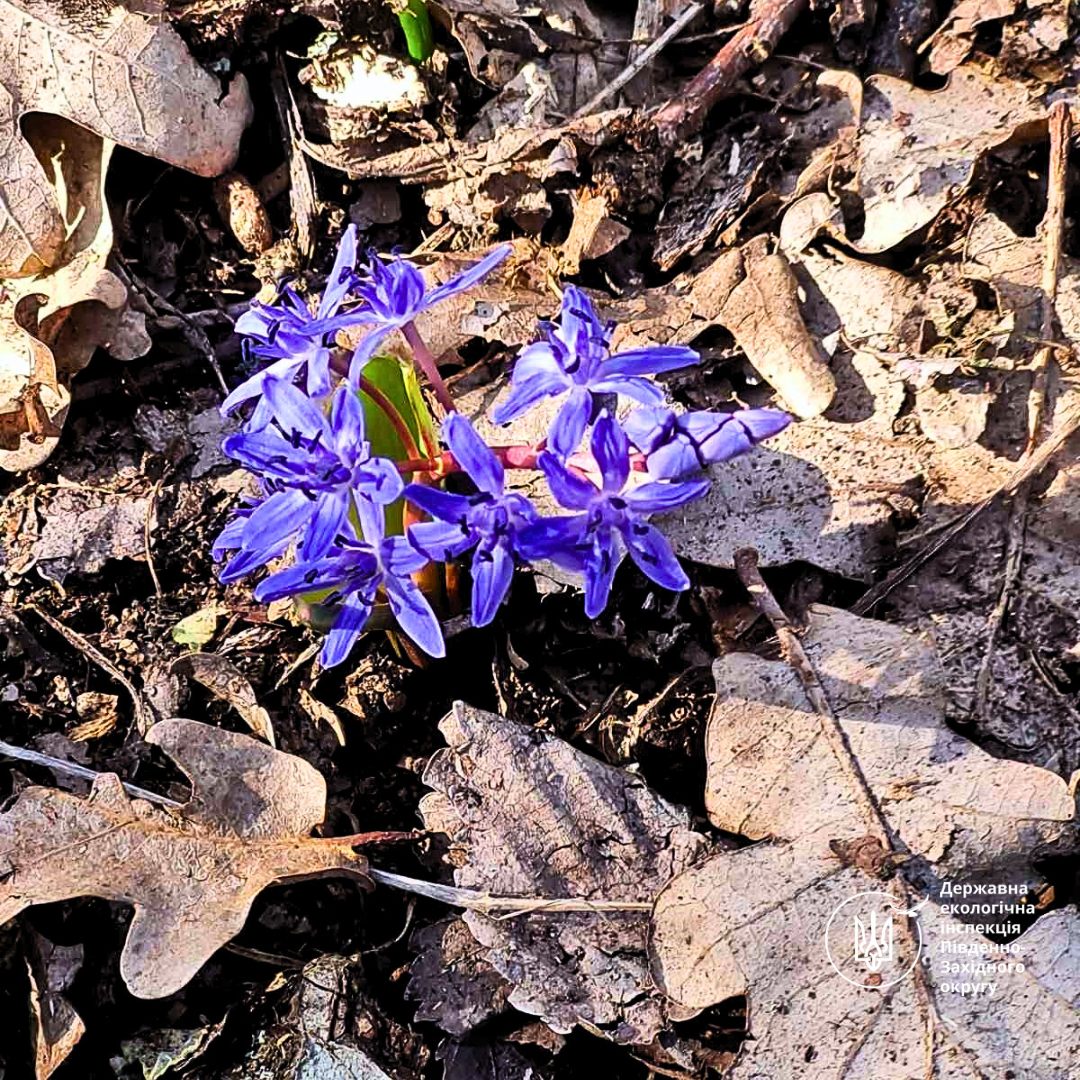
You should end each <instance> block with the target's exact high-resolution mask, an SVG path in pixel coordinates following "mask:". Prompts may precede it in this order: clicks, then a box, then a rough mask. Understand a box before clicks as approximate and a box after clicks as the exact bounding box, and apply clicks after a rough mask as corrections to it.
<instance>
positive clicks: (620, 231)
mask: <svg viewBox="0 0 1080 1080" xmlns="http://www.w3.org/2000/svg"><path fill="white" fill-rule="evenodd" d="M630 231H631V230H630V228H629V226H627V225H624V224H623V223H622V222H621V221H616V220H615V219H614V218H612V216H611V207H610V206H609V205H608V200H607V199H606V198H605V197H604V196H603V195H597V194H594V193H593V192H591V191H589V190H588V189H587V188H586V189H585V190H584V191H582V193H581V195H580V196H579V197H578V199H577V200H575V205H574V220H573V222H572V223H571V225H570V233H569V235H568V236H567V237H566V239H565V240H564V241H563V244H562V250H561V252H560V256H561V258H562V264H563V274H564V275H565V276H566V277H573V276H575V275H576V274H577V273H578V272H579V271H580V270H581V261H582V260H583V259H599V258H601V257H602V256H604V255H607V254H608V252H609V251H612V250H613V249H614V248H616V247H618V245H619V244H621V243H622V242H623V241H624V240H625V239H626V238H627V237H628V236H629V235H630Z"/></svg>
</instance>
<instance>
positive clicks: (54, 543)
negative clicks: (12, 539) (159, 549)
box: [31, 489, 155, 584]
mask: <svg viewBox="0 0 1080 1080" xmlns="http://www.w3.org/2000/svg"><path fill="white" fill-rule="evenodd" d="M149 509H150V499H149V497H148V496H146V495H142V494H136V493H133V492H131V491H111V492H104V491H90V490H89V489H68V490H65V489H61V490H60V491H57V492H56V494H55V495H54V496H53V498H52V499H50V500H49V502H48V503H47V504H46V505H45V506H43V507H42V510H43V514H42V516H43V519H44V526H43V527H42V530H41V535H40V536H39V537H38V539H37V541H36V542H35V543H34V545H33V547H32V548H31V552H32V554H33V556H34V559H35V560H36V563H37V570H38V573H40V574H41V575H42V577H45V578H48V579H49V580H51V581H56V582H58V583H60V584H63V582H64V580H65V579H66V578H67V577H68V575H69V574H96V573H98V571H100V570H101V569H102V568H103V567H104V566H105V564H106V563H107V562H109V561H110V560H111V559H135V560H137V561H139V562H144V561H145V560H146V536H145V530H146V521H147V514H148V511H149ZM154 525H155V522H153V520H151V523H150V527H151V530H152V529H153V528H154Z"/></svg>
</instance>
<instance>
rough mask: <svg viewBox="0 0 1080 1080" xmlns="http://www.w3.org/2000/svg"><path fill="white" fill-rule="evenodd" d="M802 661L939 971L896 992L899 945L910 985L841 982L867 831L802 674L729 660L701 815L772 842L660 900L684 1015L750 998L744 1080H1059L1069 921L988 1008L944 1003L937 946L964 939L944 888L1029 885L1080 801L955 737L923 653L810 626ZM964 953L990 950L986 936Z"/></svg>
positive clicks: (863, 623)
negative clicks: (852, 863)
mask: <svg viewBox="0 0 1080 1080" xmlns="http://www.w3.org/2000/svg"><path fill="white" fill-rule="evenodd" d="M803 643H804V646H805V648H806V651H807V653H808V655H809V657H810V659H811V661H812V662H813V663H814V665H815V668H816V670H817V672H818V673H819V675H820V677H821V680H822V683H823V686H824V690H825V694H826V696H827V697H828V699H829V701H830V703H831V704H832V706H833V709H834V710H835V712H836V715H837V717H838V718H839V722H840V725H841V727H842V728H843V732H844V735H845V737H846V739H847V742H848V745H849V747H850V753H851V755H852V757H853V759H854V761H855V762H856V764H857V766H858V768H859V770H860V771H861V773H862V775H863V776H864V777H865V780H866V783H867V785H868V786H869V789H870V790H871V791H872V792H873V795H874V798H875V799H876V802H877V804H878V806H879V807H880V808H881V810H882V812H883V814H884V815H885V818H886V820H887V821H888V823H889V826H890V828H891V830H892V832H893V834H894V835H895V836H896V838H897V841H898V843H899V849H900V850H901V851H904V852H905V853H907V854H909V856H910V860H909V861H908V862H906V863H905V864H904V866H903V868H902V870H901V873H906V874H907V876H908V880H909V881H910V882H911V883H912V884H913V885H914V886H915V887H916V889H917V890H918V891H920V892H921V891H925V892H927V893H929V895H930V897H931V899H930V901H929V902H928V903H927V904H925V905H924V906H923V907H922V908H920V909H919V912H918V918H919V920H920V923H921V925H922V928H923V935H924V940H925V942H926V950H927V952H926V959H927V960H928V961H929V962H928V963H926V964H920V965H919V970H920V971H921V972H922V976H921V980H922V981H921V983H920V982H917V979H916V978H915V977H913V976H912V975H911V974H910V973H909V974H907V975H904V976H903V977H902V978H901V977H899V976H900V974H902V971H903V966H904V964H905V963H907V962H912V961H914V957H913V956H912V955H911V942H910V940H908V939H906V938H905V939H904V940H902V941H901V940H899V935H898V940H897V941H896V952H897V959H896V963H897V965H898V967H897V969H896V970H897V972H898V981H897V982H896V983H895V984H894V985H892V986H890V987H888V988H887V991H886V989H885V988H883V989H882V990H881V991H878V990H874V989H868V988H867V986H866V985H865V984H864V985H862V986H860V985H857V984H855V983H853V982H849V981H847V980H846V979H845V978H843V977H842V976H841V975H840V973H839V971H838V970H837V969H836V968H834V967H833V966H832V964H831V963H830V960H829V958H828V955H827V953H826V949H825V947H824V946H825V940H826V934H827V927H828V923H829V920H830V918H831V916H832V915H833V913H834V911H835V910H836V909H837V907H838V906H839V905H840V904H841V903H843V902H844V901H847V900H849V899H851V898H853V897H855V896H856V895H858V894H860V893H864V892H865V891H866V890H868V889H872V888H873V887H874V886H873V880H872V879H871V878H868V877H867V876H866V874H865V873H864V872H863V871H861V870H857V869H855V868H854V867H848V866H846V865H845V863H844V862H843V861H842V860H841V859H840V858H838V856H837V855H836V854H835V853H834V852H835V850H836V849H837V847H838V846H841V845H844V844H846V845H848V847H849V848H851V847H852V846H853V845H854V844H856V843H857V842H858V841H860V839H861V838H863V837H864V836H865V834H866V833H867V831H868V822H867V820H866V817H865V816H864V812H863V808H862V804H861V803H860V801H859V799H858V797H857V793H856V791H855V790H854V787H853V785H852V783H851V781H850V780H848V779H847V777H846V775H845V773H844V771H843V770H842V769H840V768H839V767H838V762H837V760H836V758H835V757H834V755H833V751H832V749H831V745H832V744H831V743H830V742H829V741H828V740H827V739H825V738H824V737H823V734H822V718H821V717H820V716H818V714H817V713H815V712H814V711H812V710H811V708H810V707H809V704H808V702H807V700H806V696H805V693H804V691H803V689H802V686H801V684H800V682H799V681H798V679H797V678H796V676H795V674H794V672H793V671H792V670H791V668H789V667H788V665H786V664H784V663H780V662H773V661H767V660H762V659H760V658H758V657H754V656H749V655H744V654H737V653H736V654H730V655H728V656H725V657H723V658H721V659H720V660H718V661H717V662H716V664H715V667H714V672H715V675H716V680H717V699H716V704H715V706H714V709H713V713H712V716H711V717H710V721H709V725H708V732H707V736H706V756H707V761H708V778H707V782H706V805H707V808H708V812H709V817H710V820H711V821H712V822H713V824H714V825H716V826H717V827H718V828H722V829H726V830H730V831H732V832H737V833H741V834H742V835H744V836H747V837H749V838H751V839H754V838H761V839H762V841H763V842H761V843H759V844H756V845H753V846H750V847H746V848H742V849H740V850H738V851H734V852H727V853H723V854H719V855H715V856H713V857H712V858H710V859H708V860H707V861H705V862H702V863H699V864H698V865H697V866H695V867H694V868H692V869H691V870H688V871H686V872H685V873H683V874H682V875H680V876H679V877H677V878H675V879H674V880H673V881H672V882H671V883H670V884H669V885H668V886H667V887H666V888H665V889H664V891H663V892H662V893H661V894H660V896H659V897H658V899H657V902H656V909H655V926H654V931H653V937H652V947H653V950H654V953H653V955H654V960H655V965H654V971H655V974H656V976H657V980H658V982H659V984H660V985H661V986H662V987H663V988H664V990H665V992H667V993H669V994H670V995H672V997H673V998H674V1000H675V1001H677V1002H679V1003H681V1004H683V1005H684V1006H686V1007H688V1008H698V1009H701V1008H704V1007H706V1006H708V1005H710V1004H713V1003H714V1002H718V1001H720V1000H722V999H724V998H727V997H731V996H735V995H743V994H745V995H746V996H747V998H748V1015H749V1027H750V1034H751V1036H752V1037H751V1038H749V1039H747V1040H746V1041H744V1043H743V1045H742V1049H741V1052H740V1057H739V1060H738V1062H737V1063H736V1065H735V1066H734V1068H733V1070H732V1071H731V1073H730V1074H729V1075H730V1076H732V1077H733V1078H740V1077H751V1076H768V1077H770V1078H771V1080H784V1078H786V1077H799V1076H804V1075H806V1064H807V1062H810V1061H812V1062H813V1068H814V1075H815V1076H816V1077H822V1078H830V1077H836V1078H837V1080H839V1078H840V1077H844V1076H873V1077H879V1076H880V1077H885V1076H891V1077H893V1076H894V1077H915V1076H923V1075H950V1076H957V1077H960V1076H963V1077H968V1076H971V1077H978V1076H984V1075H993V1074H994V1071H995V1070H996V1069H997V1068H998V1067H999V1065H1000V1063H1001V1062H1002V1061H1018V1062H1019V1061H1026V1062H1036V1061H1037V1062H1039V1064H1038V1065H1037V1066H1035V1067H1033V1068H1032V1069H1031V1070H1030V1071H1029V1073H1028V1074H1027V1075H1029V1076H1030V1077H1031V1078H1032V1080H1051V1078H1053V1080H1065V1077H1066V1076H1067V1073H1068V1069H1069V1067H1070V1066H1069V1064H1068V1063H1069V1062H1070V1061H1072V1060H1074V1054H1075V1045H1076V1040H1077V1038H1080V1013H1078V1012H1077V1010H1076V1007H1075V1003H1076V1002H1077V1001H1080V968H1077V967H1075V966H1073V967H1071V968H1070V969H1069V970H1068V971H1065V970H1063V969H1062V968H1061V966H1060V965H1057V964H1055V963H1054V962H1053V957H1055V956H1058V955H1061V954H1062V953H1063V952H1069V951H1071V950H1073V949H1076V948H1077V947H1078V942H1080V922H1078V921H1077V918H1076V912H1075V910H1073V909H1069V910H1067V911H1062V912H1056V913H1054V914H1053V915H1052V916H1046V917H1044V919H1041V920H1039V921H1038V922H1036V923H1035V924H1034V926H1033V927H1032V928H1031V929H1029V930H1028V931H1027V933H1026V934H1024V935H1023V936H1021V937H1020V938H1019V939H1018V941H1017V943H1016V944H1017V945H1018V947H1019V955H1018V956H1017V957H1015V958H1014V957H1013V956H1011V955H1010V956H1009V959H1010V960H1012V959H1018V960H1020V961H1021V962H1022V963H1024V964H1026V965H1027V967H1028V970H1026V971H1025V970H1023V969H1021V970H1019V971H1012V972H1007V973H1003V974H999V975H997V976H996V978H997V979H998V980H1000V982H999V989H1000V990H1001V994H1000V995H999V996H997V997H995V998H993V999H991V998H989V997H985V998H981V999H979V998H976V999H972V998H969V997H964V996H961V995H960V994H957V993H950V992H948V990H947V989H946V983H948V982H951V980H952V978H953V976H951V975H949V974H948V972H947V969H946V967H945V964H944V961H948V960H949V959H950V954H948V953H943V952H938V951H937V950H936V949H934V945H935V944H936V943H937V942H938V941H939V939H940V940H946V939H947V938H950V937H951V939H952V940H953V941H955V940H957V938H956V937H954V936H953V935H954V934H955V933H957V932H958V931H959V929H960V928H959V924H958V922H957V921H956V920H955V919H953V917H952V915H951V914H947V913H946V912H945V911H944V910H943V909H942V907H941V906H940V902H941V900H942V898H943V897H942V883H943V882H944V881H945V880H948V881H951V882H954V883H959V882H963V883H967V884H976V883H985V884H990V883H993V884H995V885H1007V884H1013V885H1016V886H1018V887H1022V886H1025V885H1026V886H1031V885H1033V884H1034V883H1035V882H1036V881H1037V880H1038V874H1037V873H1036V871H1035V870H1034V868H1033V865H1032V855H1033V849H1034V848H1036V847H1037V846H1038V847H1039V848H1040V849H1041V850H1048V849H1049V847H1050V846H1052V845H1057V847H1058V848H1059V850H1068V849H1070V848H1072V847H1074V846H1075V843H1076V836H1075V828H1074V825H1073V817H1074V814H1075V810H1076V807H1075V798H1074V796H1073V795H1072V794H1071V793H1070V791H1069V789H1068V788H1067V787H1066V785H1065V783H1064V782H1063V781H1062V780H1061V779H1060V778H1059V777H1056V776H1054V775H1053V774H1051V773H1048V772H1045V771H1043V770H1040V769H1037V768H1035V767H1032V766H1028V765H1022V764H1019V763H1016V762H1008V761H1001V760H997V759H994V758H992V757H990V755H989V754H987V753H985V752H984V751H983V750H981V749H979V748H978V747H976V746H975V745H974V744H972V743H969V742H968V741H967V740H965V739H963V738H962V737H960V736H959V735H956V734H955V733H954V732H952V731H951V730H950V729H949V728H948V727H947V726H946V724H945V722H944V709H945V700H946V689H947V688H946V683H945V679H944V676H943V672H942V670H941V666H940V663H939V661H938V660H937V657H936V656H935V654H934V652H933V650H932V648H931V647H930V645H928V644H927V643H926V642H925V641H924V640H923V639H920V638H918V637H916V636H914V635H911V634H908V633H906V632H904V631H903V630H901V629H898V628H896V627H892V626H889V625H888V624H885V623H879V622H874V621H872V620H868V619H860V618H858V617H856V616H853V615H850V614H848V613H846V612H843V611H837V610H833V609H829V608H821V607H816V608H814V609H812V617H811V622H810V627H809V630H808V631H807V633H806V635H805V637H804V639H803ZM766 837H768V838H769V839H768V840H767V841H766V840H764V838H766ZM879 887H880V886H879ZM1014 899H1015V898H1014ZM975 918H979V916H975ZM1002 918H1007V916H1004V917H1002ZM1045 919H1050V920H1051V921H1050V922H1049V923H1047V922H1045ZM963 940H965V941H966V942H975V943H980V944H982V945H984V946H985V947H986V949H987V950H988V951H989V950H990V949H991V948H992V945H991V943H990V942H989V941H988V940H987V939H986V938H985V937H983V936H982V935H981V933H978V932H973V933H971V934H965V936H964V939H963ZM1039 956H1041V957H1042V958H1043V959H1042V960H1041V962H1038V961H1037V960H1036V957H1039ZM1033 964H1034V966H1032V965H1033ZM920 985H923V986H924V987H926V988H927V989H926V990H925V992H926V993H928V994H930V995H931V997H932V1001H933V1011H932V1012H928V1007H927V1005H926V1002H925V1000H924V998H923V997H922V996H921V995H922V993H923V992H922V991H920V989H919V986H920ZM838 1017H841V1018H842V1020H841V1021H840V1022H838V1021H837V1018H838ZM943 1022H947V1023H948V1029H946V1028H945V1027H944V1026H943ZM928 1034H929V1037H928Z"/></svg>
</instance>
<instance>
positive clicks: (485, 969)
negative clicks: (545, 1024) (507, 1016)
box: [405, 915, 510, 1035]
mask: <svg viewBox="0 0 1080 1080" xmlns="http://www.w3.org/2000/svg"><path fill="white" fill-rule="evenodd" d="M410 944H411V946H412V949H413V951H414V952H415V953H416V959H415V960H414V961H413V962H412V966H411V967H410V969H409V985H408V986H407V987H406V990H405V996H406V997H407V998H410V999H412V1000H414V1001H417V1002H419V1004H418V1006H417V1009H416V1019H417V1020H430V1021H431V1022H432V1023H434V1024H438V1026H439V1027H440V1028H442V1030H443V1031H447V1032H449V1033H450V1034H451V1035H467V1034H468V1033H469V1032H470V1031H472V1029H473V1028H475V1027H478V1026H479V1025H480V1024H482V1023H484V1022H486V1021H488V1020H490V1019H492V1018H493V1017H496V1016H498V1015H499V1014H500V1013H503V1012H505V1011H506V999H507V997H508V996H509V994H510V984H509V983H508V982H507V981H506V980H505V979H504V978H503V977H502V976H501V975H500V974H499V973H498V972H497V971H496V970H495V969H494V968H493V967H492V966H491V965H490V964H489V963H488V962H487V960H486V959H485V957H486V956H487V949H486V948H485V947H484V946H483V945H481V944H480V942H478V941H477V940H476V938H474V937H473V936H472V934H471V933H470V932H469V928H468V927H467V926H466V925H465V923H464V921H463V920H462V919H461V918H460V917H458V916H456V915H455V916H451V917H450V918H447V919H440V920H439V921H438V922H435V923H432V924H431V925H430V926H424V927H421V928H420V929H419V930H417V931H416V932H415V933H414V934H413V936H412V939H411V941H410Z"/></svg>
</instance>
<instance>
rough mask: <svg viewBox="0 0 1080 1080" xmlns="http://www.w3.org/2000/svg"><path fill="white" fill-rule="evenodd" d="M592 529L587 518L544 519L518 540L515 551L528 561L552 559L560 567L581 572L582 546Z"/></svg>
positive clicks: (578, 515) (516, 537)
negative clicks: (587, 529)
mask: <svg viewBox="0 0 1080 1080" xmlns="http://www.w3.org/2000/svg"><path fill="white" fill-rule="evenodd" d="M587 525H588V517H587V516H586V515H585V514H572V515H570V516H568V517H546V518H540V519H539V520H538V521H535V522H533V524H532V525H527V526H526V527H525V528H524V529H521V530H520V531H519V532H518V533H517V534H516V536H515V537H514V550H515V551H516V552H517V553H518V554H519V555H520V556H521V557H522V558H523V559H525V560H527V561H530V562H535V561H536V560H537V559H551V560H552V561H553V562H557V563H559V565H560V566H569V567H570V569H573V570H580V569H581V552H580V550H579V549H580V546H581V543H582V540H583V538H584V535H585V529H586V527H587Z"/></svg>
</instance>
